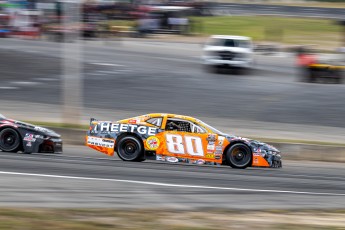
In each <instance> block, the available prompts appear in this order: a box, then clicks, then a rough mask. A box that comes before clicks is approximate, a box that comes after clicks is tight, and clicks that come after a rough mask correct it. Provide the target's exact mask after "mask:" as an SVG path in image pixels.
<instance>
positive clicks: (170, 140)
mask: <svg viewBox="0 0 345 230" xmlns="http://www.w3.org/2000/svg"><path fill="white" fill-rule="evenodd" d="M166 140H167V146H168V151H169V152H170V153H176V154H185V153H188V154H189V155H192V156H204V150H203V148H202V141H201V138H200V137H195V136H185V137H184V140H183V138H182V136H181V135H176V134H167V135H166ZM183 142H184V143H183ZM185 146H186V149H187V152H186V151H185Z"/></svg>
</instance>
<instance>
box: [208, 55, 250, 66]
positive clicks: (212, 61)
mask: <svg viewBox="0 0 345 230" xmlns="http://www.w3.org/2000/svg"><path fill="white" fill-rule="evenodd" d="M203 63H204V65H213V66H229V67H240V68H250V67H251V66H252V61H251V60H250V59H233V60H222V59H217V58H212V57H203Z"/></svg>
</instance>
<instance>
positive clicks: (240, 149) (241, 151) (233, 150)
mask: <svg viewBox="0 0 345 230" xmlns="http://www.w3.org/2000/svg"><path fill="white" fill-rule="evenodd" d="M225 157H226V161H227V163H228V165H230V166H231V167H233V168H241V169H244V168H247V167H248V166H249V165H250V164H251V162H252V152H251V150H250V148H249V147H248V146H247V145H245V144H242V143H238V144H234V145H233V146H231V147H230V148H229V149H228V151H227V152H226V156H225Z"/></svg>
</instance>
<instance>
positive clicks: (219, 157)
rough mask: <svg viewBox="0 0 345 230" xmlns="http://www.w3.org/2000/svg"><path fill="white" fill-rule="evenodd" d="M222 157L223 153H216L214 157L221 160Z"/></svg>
mask: <svg viewBox="0 0 345 230" xmlns="http://www.w3.org/2000/svg"><path fill="white" fill-rule="evenodd" d="M221 158H222V155H215V156H214V159H216V160H220V159H221Z"/></svg>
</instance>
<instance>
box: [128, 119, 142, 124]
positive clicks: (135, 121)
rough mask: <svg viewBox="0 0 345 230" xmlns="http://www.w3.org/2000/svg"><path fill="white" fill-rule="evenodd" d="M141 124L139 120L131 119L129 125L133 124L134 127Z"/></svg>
mask: <svg viewBox="0 0 345 230" xmlns="http://www.w3.org/2000/svg"><path fill="white" fill-rule="evenodd" d="M139 122H140V121H139V120H138V119H130V120H128V123H129V124H132V125H135V124H138V123H139Z"/></svg>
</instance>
